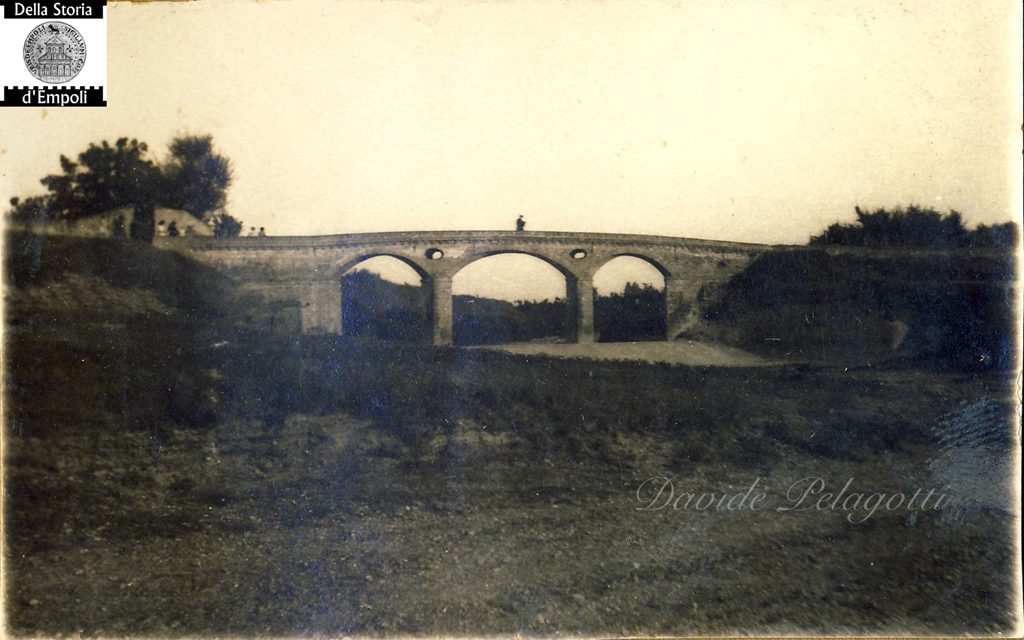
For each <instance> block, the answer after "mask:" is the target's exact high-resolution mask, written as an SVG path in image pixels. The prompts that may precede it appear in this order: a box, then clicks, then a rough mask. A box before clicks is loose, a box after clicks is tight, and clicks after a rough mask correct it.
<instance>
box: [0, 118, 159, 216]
mask: <svg viewBox="0 0 1024 640" xmlns="http://www.w3.org/2000/svg"><path fill="white" fill-rule="evenodd" d="M147 151H148V148H147V146H146V143H145V142H139V141H138V140H135V139H132V140H129V139H128V138H120V139H118V140H117V142H115V143H114V145H113V146H111V145H110V144H108V143H107V142H106V141H104V142H103V143H102V144H100V145H96V144H90V145H89V148H88V149H86V150H85V151H83V152H82V153H80V154H79V155H78V162H72V161H71V160H70V159H68V158H67V157H66V156H61V157H60V167H61V173H59V174H52V175H48V176H46V177H45V178H43V179H42V180H40V182H41V183H42V184H43V186H45V187H46V189H47V191H48V193H47V194H45V195H42V196H34V197H31V198H27V199H25V200H24V201H21V200H18V199H16V198H15V199H12V200H11V211H10V215H11V216H12V217H13V218H15V219H19V220H25V221H51V220H75V219H78V218H84V217H87V216H91V215H95V214H97V213H102V212H104V211H110V210H111V209H117V208H119V207H135V208H137V209H140V208H141V209H143V210H150V211H151V210H152V209H153V207H154V206H155V205H156V202H157V199H158V197H159V184H160V169H159V168H157V166H156V165H155V164H154V163H153V162H152V161H151V160H150V159H148V158H147V157H146V154H147Z"/></svg>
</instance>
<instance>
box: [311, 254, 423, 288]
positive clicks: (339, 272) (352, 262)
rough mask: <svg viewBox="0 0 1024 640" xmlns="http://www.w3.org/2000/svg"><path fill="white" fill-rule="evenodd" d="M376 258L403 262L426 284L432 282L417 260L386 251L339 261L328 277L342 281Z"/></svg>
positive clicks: (333, 266)
mask: <svg viewBox="0 0 1024 640" xmlns="http://www.w3.org/2000/svg"><path fill="white" fill-rule="evenodd" d="M374 258H394V259H395V260H398V261H399V262H402V263H403V264H405V265H407V266H409V267H410V268H411V269H412V270H413V271H415V272H416V273H417V275H419V277H420V278H421V279H422V280H423V282H424V283H426V282H427V281H428V280H430V274H429V273H428V272H427V270H426V269H425V268H423V266H422V265H420V264H419V263H418V262H417V261H416V260H413V259H412V258H410V257H409V256H403V255H402V254H400V253H390V252H386V251H372V252H368V253H361V254H359V255H356V256H352V257H348V258H345V259H343V260H339V261H337V262H335V263H334V265H332V266H331V269H330V271H329V273H328V277H330V278H331V279H335V280H337V279H340V278H342V277H343V276H344V275H345V274H346V273H348V272H349V271H350V270H351V269H353V268H355V267H358V266H359V265H360V264H362V263H364V262H366V261H367V260H373V259H374Z"/></svg>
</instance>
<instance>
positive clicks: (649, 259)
mask: <svg viewBox="0 0 1024 640" xmlns="http://www.w3.org/2000/svg"><path fill="white" fill-rule="evenodd" d="M619 258H634V259H636V260H642V261H643V262H646V263H647V264H649V265H651V266H652V267H654V268H655V269H657V270H658V272H659V273H661V276H662V277H663V278H664V279H665V280H666V281H667V280H668V279H669V278H671V277H672V272H671V271H669V269H668V267H666V266H665V265H664V264H662V262H661V261H659V260H657V259H656V258H652V257H651V256H649V255H646V254H643V253H638V252H628V251H627V252H622V253H613V254H611V255H609V256H608V257H607V258H606V259H605V260H603V261H602V262H601V264H600V265H599V266H598V267H597V269H595V270H594V274H595V275H596V274H597V272H598V271H600V270H601V269H604V268H605V267H606V266H608V263H610V262H614V261H615V260H617V259H619Z"/></svg>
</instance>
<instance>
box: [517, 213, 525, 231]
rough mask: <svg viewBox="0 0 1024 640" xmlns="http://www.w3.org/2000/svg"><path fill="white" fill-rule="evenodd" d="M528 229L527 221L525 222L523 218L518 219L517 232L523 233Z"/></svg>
mask: <svg viewBox="0 0 1024 640" xmlns="http://www.w3.org/2000/svg"><path fill="white" fill-rule="evenodd" d="M525 228H526V220H523V216H519V217H518V218H516V231H522V230H523V229H525Z"/></svg>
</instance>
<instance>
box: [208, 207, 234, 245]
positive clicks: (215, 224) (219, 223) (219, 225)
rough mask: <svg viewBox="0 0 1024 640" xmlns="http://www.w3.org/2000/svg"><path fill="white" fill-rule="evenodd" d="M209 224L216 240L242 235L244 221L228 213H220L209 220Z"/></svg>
mask: <svg viewBox="0 0 1024 640" xmlns="http://www.w3.org/2000/svg"><path fill="white" fill-rule="evenodd" d="M207 224H209V225H210V228H212V229H213V236H214V237H215V238H234V237H235V236H237V235H239V234H241V233H242V221H241V220H236V219H235V218H233V217H231V216H229V215H228V214H227V212H226V211H218V212H217V213H215V214H213V215H212V216H210V217H209V218H207Z"/></svg>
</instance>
